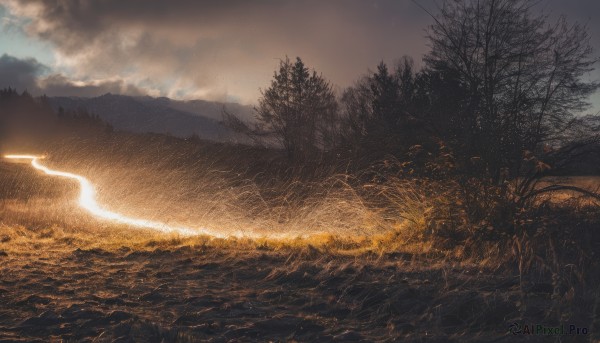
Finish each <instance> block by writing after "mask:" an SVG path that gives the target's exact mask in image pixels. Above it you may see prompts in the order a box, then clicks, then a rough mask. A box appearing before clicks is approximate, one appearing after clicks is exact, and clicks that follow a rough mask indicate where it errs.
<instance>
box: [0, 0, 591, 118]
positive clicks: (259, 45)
mask: <svg viewBox="0 0 600 343" xmlns="http://www.w3.org/2000/svg"><path fill="white" fill-rule="evenodd" d="M144 4H146V6H145V7H138V11H135V10H134V9H136V5H139V6H142V4H137V3H136V2H130V3H128V4H127V5H120V4H119V3H118V2H108V3H105V4H104V5H102V6H99V5H94V4H88V5H86V6H76V5H75V4H74V3H71V2H65V3H62V4H61V5H60V6H59V5H56V6H55V7H53V6H52V5H50V4H48V3H44V2H41V1H31V2H28V3H26V4H23V3H20V2H17V1H11V0H1V1H0V22H1V26H2V32H1V34H0V47H2V48H0V75H2V76H3V77H2V81H0V82H1V83H2V84H0V87H2V88H5V87H8V86H11V87H13V88H16V89H17V90H18V91H20V92H21V91H23V90H25V89H27V90H28V91H29V92H30V93H31V94H33V95H36V96H39V95H42V94H46V95H48V96H79V97H96V96H101V95H104V94H107V93H111V94H119V95H133V96H144V95H147V96H151V97H168V98H170V99H173V100H206V101H218V102H230V103H238V104H243V105H255V104H256V103H257V100H258V98H259V97H260V89H265V88H266V87H268V85H269V82H270V79H271V77H272V75H273V72H274V71H275V70H276V69H277V66H278V63H279V59H282V58H285V56H289V57H290V58H295V57H296V56H299V57H301V58H302V59H303V60H304V61H305V63H306V64H307V65H308V66H309V67H311V68H312V69H315V70H316V71H317V72H318V73H321V74H323V76H324V77H325V78H326V79H327V80H329V81H330V82H331V83H332V84H333V85H334V87H335V88H336V89H337V90H338V91H340V92H341V90H343V89H345V88H347V87H349V86H352V85H353V83H354V82H356V81H357V80H358V79H360V77H362V76H363V75H365V74H367V73H369V72H371V71H373V70H374V69H375V68H376V66H377V64H378V63H379V62H380V61H383V62H385V63H387V64H388V65H393V64H394V63H395V62H396V61H397V60H399V59H400V58H402V57H403V56H409V57H411V58H412V59H413V60H414V63H415V66H416V67H421V66H422V61H421V59H422V57H423V56H424V55H425V54H426V53H427V52H428V47H427V45H428V43H427V40H426V39H425V34H426V33H425V30H426V29H427V27H428V26H429V25H430V24H431V23H432V18H431V17H430V16H429V14H428V13H427V12H426V11H425V10H424V8H425V9H427V11H430V12H432V13H433V14H436V13H437V12H438V11H437V9H436V6H439V3H438V2H437V1H435V0H427V1H422V2H421V3H419V4H416V3H415V2H413V1H402V2H395V1H389V0H379V1H372V2H368V3H367V2H361V1H353V2H346V3H344V4H345V6H340V5H339V3H335V2H334V3H327V4H322V3H319V2H307V3H303V4H302V5H298V4H296V3H292V2H288V1H284V2H277V3H270V2H264V3H260V4H255V5H254V6H247V5H245V4H244V3H241V2H233V3H230V4H226V5H215V4H212V3H198V2H193V1H191V2H183V3H181V5H180V6H170V5H169V4H168V3H167V2H163V1H154V2H144ZM421 7H423V8H421ZM538 7H539V10H540V11H543V12H544V13H546V14H548V15H549V16H551V17H552V18H555V17H557V16H558V15H562V14H564V15H565V16H566V18H567V21H568V22H569V23H575V22H579V23H584V24H586V25H587V28H588V32H589V34H590V36H591V40H590V42H591V43H592V45H593V47H594V49H595V51H594V56H600V51H599V50H600V46H599V45H598V43H597V42H600V40H598V39H594V37H598V36H600V23H599V22H597V21H595V20H593V19H594V18H593V17H592V16H591V13H599V12H600V4H599V3H598V2H596V1H593V0H587V1H579V2H578V3H577V4H566V3H564V2H561V1H558V0H548V1H543V2H542V3H541V4H540V5H539V6H538ZM140 8H143V10H139V9H140ZM238 13H244V18H245V19H242V20H240V19H239V18H238V17H239V16H237V15H236V14H238ZM314 13H319V14H318V15H315V14H314ZM211 15H212V17H211ZM236 18H238V19H236ZM306 18H310V20H307V19H306ZM587 78H588V79H589V80H599V79H600V71H599V69H598V65H596V68H595V70H594V72H593V73H591V74H590V75H587ZM590 103H591V105H592V106H591V108H590V109H589V110H588V111H586V112H585V113H588V112H589V113H597V112H600V92H596V93H595V94H594V95H592V96H591V97H590Z"/></svg>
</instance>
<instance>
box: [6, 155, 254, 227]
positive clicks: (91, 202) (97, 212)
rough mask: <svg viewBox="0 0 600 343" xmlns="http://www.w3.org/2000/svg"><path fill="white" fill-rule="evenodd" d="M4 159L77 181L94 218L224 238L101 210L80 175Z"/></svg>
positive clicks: (27, 157) (81, 198) (82, 202)
mask: <svg viewBox="0 0 600 343" xmlns="http://www.w3.org/2000/svg"><path fill="white" fill-rule="evenodd" d="M4 158H6V159H12V160H31V165H32V166H33V167H34V168H35V169H37V170H40V171H42V172H44V173H45V174H47V175H52V176H58V177H63V178H67V179H73V180H77V181H78V182H79V186H80V193H79V206H80V207H82V208H83V209H85V210H86V211H88V212H89V213H91V214H92V215H94V216H96V217H99V218H102V219H106V220H111V221H114V222H117V223H121V224H126V225H131V226H136V227H140V228H147V229H153V230H156V231H160V232H163V233H178V234H180V235H183V236H193V235H209V236H213V237H217V238H226V236H225V235H223V234H219V233H216V232H213V231H212V230H208V229H206V228H198V229H191V228H187V227H177V226H170V225H168V224H166V223H161V222H157V221H152V220H146V219H137V218H130V217H127V216H124V215H121V214H119V213H116V212H112V211H109V210H106V209H103V208H102V207H100V205H98V202H97V201H96V190H95V189H94V186H93V185H92V183H91V182H90V181H89V180H88V179H87V178H85V177H83V176H81V175H77V174H73V173H68V172H63V171H58V170H52V169H50V168H48V167H46V166H43V165H42V164H40V162H39V160H40V159H43V158H44V157H43V156H34V155H5V156H4ZM236 236H237V235H236ZM240 236H243V235H240Z"/></svg>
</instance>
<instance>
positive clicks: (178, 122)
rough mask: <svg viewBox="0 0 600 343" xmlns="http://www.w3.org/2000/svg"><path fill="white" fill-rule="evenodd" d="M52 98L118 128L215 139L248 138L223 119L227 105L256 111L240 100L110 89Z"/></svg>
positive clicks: (57, 103)
mask: <svg viewBox="0 0 600 343" xmlns="http://www.w3.org/2000/svg"><path fill="white" fill-rule="evenodd" d="M49 101H50V104H51V105H52V107H53V108H54V109H58V108H60V107H62V108H63V109H65V110H75V109H86V110H88V111H89V112H91V113H94V114H97V115H98V116H99V117H100V118H101V119H103V120H104V121H106V122H108V123H109V124H111V125H112V126H113V127H115V128H116V129H118V130H125V131H131V132H153V133H167V134H171V135H173V136H176V137H189V136H192V135H197V136H198V137H200V138H203V139H208V140H213V141H235V142H237V141H240V140H241V141H243V139H244V138H243V137H240V136H238V135H236V134H235V133H234V132H232V131H231V130H229V129H228V128H226V127H224V126H223V125H222V124H221V123H220V122H219V118H220V116H221V111H222V110H223V108H227V109H228V110H231V111H234V112H235V113H240V115H241V116H246V117H248V116H249V114H250V113H251V111H252V109H251V108H250V107H248V106H242V105H239V104H223V103H218V102H209V101H203V100H194V101H177V100H172V99H169V98H164V97H162V98H152V97H148V96H145V97H131V96H125V95H115V94H110V93H108V94H104V95H102V96H99V97H94V98H82V97H52V98H49ZM224 106H225V107H224Z"/></svg>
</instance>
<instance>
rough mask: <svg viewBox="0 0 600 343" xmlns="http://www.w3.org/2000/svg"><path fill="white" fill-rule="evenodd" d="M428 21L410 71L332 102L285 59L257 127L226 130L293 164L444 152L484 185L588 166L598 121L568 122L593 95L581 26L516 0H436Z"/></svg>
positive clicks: (310, 74)
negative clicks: (421, 53)
mask: <svg viewBox="0 0 600 343" xmlns="http://www.w3.org/2000/svg"><path fill="white" fill-rule="evenodd" d="M434 19H435V23H434V24H433V25H432V26H431V27H429V30H428V40H429V45H430V46H431V50H430V51H429V53H428V54H427V55H426V56H425V57H424V59H423V66H422V67H421V68H420V69H417V68H415V66H414V63H413V61H412V59H411V58H409V57H403V58H402V59H400V60H399V62H397V63H396V64H395V65H393V66H388V65H386V64H385V63H383V62H382V63H381V64H379V65H378V66H377V68H376V70H375V71H374V72H370V73H368V74H367V75H365V76H364V77H362V78H361V79H360V80H358V81H357V82H356V83H355V84H354V85H353V86H352V87H349V88H348V89H346V90H344V91H343V92H342V94H335V92H334V90H333V87H332V85H331V84H330V83H329V82H328V81H327V80H326V79H325V77H323V76H322V75H321V74H318V73H317V72H316V71H314V70H310V69H309V68H308V67H307V66H306V65H305V64H304V62H303V61H302V60H301V59H300V58H297V59H296V60H295V61H291V60H290V59H289V58H287V57H286V58H285V59H284V60H282V61H281V62H280V66H279V70H278V71H276V72H275V75H274V79H273V80H272V82H271V85H270V86H269V87H268V88H267V89H265V90H264V91H262V97H261V99H260V100H259V103H258V106H257V107H256V119H257V121H256V123H245V122H243V121H241V120H239V119H238V118H237V117H235V115H234V114H231V113H224V118H225V122H226V123H227V124H228V125H229V126H230V127H232V128H234V129H236V130H238V131H241V132H245V133H247V134H248V135H249V136H251V137H253V138H254V139H255V140H256V141H258V142H262V143H265V144H273V143H275V142H276V143H278V144H279V145H280V146H281V147H282V148H284V149H285V151H286V153H287V156H288V158H289V160H290V161H291V162H292V163H300V164H302V163H306V162H307V161H311V160H315V159H318V158H319V156H322V154H327V153H331V152H333V153H334V154H333V155H334V156H344V157H346V158H348V159H351V160H352V161H354V162H356V161H362V162H364V163H363V164H364V165H368V164H369V163H372V162H373V161H377V160H380V159H382V158H385V156H390V155H391V156H395V157H398V158H403V157H404V156H405V155H406V154H408V153H411V152H414V151H415V150H425V151H426V152H427V153H428V154H434V153H436V152H438V153H439V151H438V150H439V147H440V146H443V147H445V148H444V152H443V153H445V154H446V153H449V152H450V153H451V154H452V156H453V158H454V161H455V163H456V166H457V167H459V170H460V172H461V173H463V174H469V175H473V176H480V177H486V178H489V179H491V180H492V181H493V183H495V184H500V183H502V182H504V181H506V180H514V179H516V178H519V177H521V176H523V175H536V176H537V177H540V176H541V175H542V174H547V173H550V172H552V173H560V172H561V168H563V169H564V168H567V167H568V166H569V165H572V163H571V162H573V161H574V160H578V161H579V163H580V162H581V160H582V159H585V158H596V159H597V158H598V151H599V146H600V145H599V141H600V139H599V137H600V136H599V131H598V128H599V125H598V116H587V117H582V116H580V115H579V114H580V113H582V111H584V110H586V109H588V108H589V103H588V98H589V95H590V94H592V93H593V92H595V91H596V90H597V89H598V87H599V84H598V82H596V81H589V80H587V79H586V78H585V75H586V74H587V73H589V72H590V71H591V70H593V68H594V64H595V63H596V62H598V59H597V58H594V57H593V55H592V48H591V45H590V37H589V35H588V33H587V32H586V29H585V26H582V25H580V24H577V23H575V24H569V23H567V22H566V21H565V20H564V18H562V17H561V18H560V19H558V21H557V22H555V23H551V22H549V19H548V17H547V16H545V15H542V14H535V13H533V12H532V6H531V3H530V2H529V1H526V0H493V1H492V0H487V1H470V0H462V1H447V2H445V3H444V4H443V5H442V7H441V8H440V13H439V15H437V16H434ZM594 154H595V156H596V157H590V156H592V155H594ZM364 165H360V166H359V167H364ZM588 169H589V168H588ZM596 172H597V171H596Z"/></svg>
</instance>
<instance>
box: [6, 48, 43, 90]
mask: <svg viewBox="0 0 600 343" xmlns="http://www.w3.org/2000/svg"><path fill="white" fill-rule="evenodd" d="M47 70H48V68H47V67H46V66H44V65H43V64H41V63H39V62H38V61H36V60H35V59H33V58H28V59H18V58H15V57H12V56H9V55H7V54H4V55H2V56H1V57H0V88H8V87H12V88H13V89H15V88H16V89H17V90H21V91H23V90H28V91H30V92H36V91H38V87H37V78H38V76H39V75H40V74H42V73H43V72H45V71H47Z"/></svg>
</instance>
